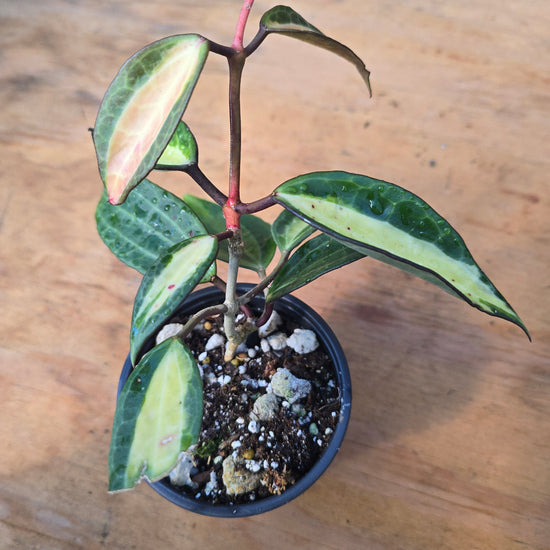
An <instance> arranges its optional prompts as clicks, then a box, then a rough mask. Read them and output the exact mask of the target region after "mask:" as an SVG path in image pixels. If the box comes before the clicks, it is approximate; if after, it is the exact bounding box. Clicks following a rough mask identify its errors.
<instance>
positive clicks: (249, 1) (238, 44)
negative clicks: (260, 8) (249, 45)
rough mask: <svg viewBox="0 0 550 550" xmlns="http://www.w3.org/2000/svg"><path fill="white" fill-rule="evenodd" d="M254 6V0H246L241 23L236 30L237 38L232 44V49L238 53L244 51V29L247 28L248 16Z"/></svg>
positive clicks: (240, 19) (241, 14)
mask: <svg viewBox="0 0 550 550" xmlns="http://www.w3.org/2000/svg"><path fill="white" fill-rule="evenodd" d="M253 4H254V0H244V2H243V6H242V8H241V13H240V14H239V21H238V23H237V28H236V29H235V37H234V38H233V44H232V47H233V48H234V49H235V50H237V51H238V52H240V51H242V50H243V37H244V28H245V27H246V21H247V19H248V14H249V13H250V10H251V9H252V5H253Z"/></svg>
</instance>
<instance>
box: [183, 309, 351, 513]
mask: <svg viewBox="0 0 550 550" xmlns="http://www.w3.org/2000/svg"><path fill="white" fill-rule="evenodd" d="M181 321H184V319H182V320H174V322H181ZM221 325H222V319H221V317H219V318H211V319H207V320H206V321H205V322H204V323H201V324H200V325H198V326H197V327H196V328H195V329H194V330H193V331H192V332H191V334H190V335H189V336H188V337H187V338H186V342H185V343H186V345H187V346H189V348H190V349H191V351H192V352H193V354H194V356H195V357H196V358H197V363H198V364H199V365H200V366H201V368H202V370H203V389H204V399H205V405H204V413H203V420H202V426H201V433H200V439H199V442H198V443H197V446H196V448H195V450H194V451H193V464H194V467H195V468H193V470H192V472H191V480H192V481H193V484H194V485H195V487H194V488H193V487H190V486H187V485H184V486H175V485H174V488H175V489H176V490H179V491H181V492H184V493H187V494H189V495H191V496H193V497H194V498H196V499H200V500H203V501H208V502H211V503H214V504H229V503H232V504H242V503H245V502H250V501H254V500H258V499H261V498H265V497H267V496H270V495H272V494H280V493H282V492H283V491H284V490H285V489H286V488H287V487H289V486H291V485H292V484H294V483H295V482H296V481H297V480H298V479H299V478H300V477H302V476H303V475H304V474H305V473H306V472H307V471H308V470H309V469H310V468H311V467H312V466H313V464H314V463H315V462H316V461H317V459H318V458H319V457H320V456H321V454H322V453H323V451H324V450H325V449H326V447H327V446H328V444H329V442H330V439H331V438H332V433H333V431H334V429H335V427H336V424H337V423H338V417H339V409H340V397H339V393H338V385H337V384H338V381H337V377H336V373H335V371H334V367H333V364H332V360H331V359H330V358H329V356H328V355H327V354H326V352H325V351H324V350H323V349H322V347H321V346H319V347H318V348H317V349H316V350H314V351H312V352H310V353H307V354H303V355H300V354H298V353H296V352H295V351H294V350H293V349H292V348H290V347H285V348H284V349H283V350H280V351H275V350H270V351H267V352H264V351H262V349H261V346H260V340H259V337H258V336H257V333H255V334H253V335H252V336H251V337H249V338H248V340H247V344H248V348H249V352H247V351H244V352H241V353H239V354H238V355H237V356H236V358H235V359H234V360H233V361H231V362H224V360H223V348H222V347H218V348H216V349H214V350H211V351H209V352H208V353H207V354H206V357H204V356H205V353H204V349H205V345H206V342H207V341H208V339H209V338H210V337H211V336H212V335H213V334H214V333H216V332H217V333H220V334H222V335H223V329H222V328H221ZM295 328H300V327H299V326H298V325H296V324H295V323H293V322H288V321H285V320H284V319H283V324H282V325H281V326H280V327H279V328H278V329H277V331H276V332H283V333H284V334H286V335H287V336H289V335H291V334H292V332H293V331H294V329H295ZM250 350H251V351H250ZM251 355H252V356H253V357H251ZM281 368H285V369H288V370H289V371H290V372H291V373H292V374H293V375H294V376H296V377H297V378H300V379H305V380H308V381H309V382H310V383H311V391H310V393H309V395H308V396H307V397H305V398H303V399H302V400H300V401H298V402H297V403H294V404H289V403H288V402H287V401H285V400H284V399H283V398H281V397H278V398H277V399H278V405H279V408H278V412H277V413H276V415H275V416H274V417H273V418H271V419H269V420H265V421H257V422H252V424H251V420H253V419H254V416H252V417H251V416H250V413H251V412H252V410H253V406H254V402H255V401H256V399H257V398H258V397H259V396H260V395H262V394H265V393H266V392H267V391H268V389H269V384H270V382H271V377H272V376H273V374H274V373H275V372H277V369H281ZM230 455H232V456H233V457H234V459H235V461H236V462H237V463H238V464H239V465H240V468H241V471H245V473H247V471H248V472H252V473H253V474H255V476H256V478H257V477H260V482H259V484H257V487H256V488H255V489H253V490H252V491H247V492H244V493H242V494H227V492H226V490H225V486H224V483H223V477H222V474H223V468H222V462H223V460H224V459H226V458H227V457H229V456H230ZM212 472H214V475H215V478H216V480H215V482H214V483H212V478H213V476H212Z"/></svg>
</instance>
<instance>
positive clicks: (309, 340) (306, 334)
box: [286, 328, 319, 354]
mask: <svg viewBox="0 0 550 550" xmlns="http://www.w3.org/2000/svg"><path fill="white" fill-rule="evenodd" d="M286 345H287V346H288V347H289V348H292V349H293V350H294V351H295V352H296V353H299V354H305V353H310V352H312V351H314V350H316V349H317V348H318V347H319V342H318V341H317V336H316V335H315V333H314V332H313V331H312V330H308V329H303V328H297V329H296V330H295V331H294V332H293V333H292V334H291V335H290V336H289V337H288V340H287V341H286Z"/></svg>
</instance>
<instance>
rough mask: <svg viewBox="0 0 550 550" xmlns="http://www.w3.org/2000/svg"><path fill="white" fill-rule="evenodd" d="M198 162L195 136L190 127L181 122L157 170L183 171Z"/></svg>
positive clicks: (160, 159) (159, 161)
mask: <svg viewBox="0 0 550 550" xmlns="http://www.w3.org/2000/svg"><path fill="white" fill-rule="evenodd" d="M197 160H198V148H197V142H196V140H195V136H194V135H193V134H192V132H191V130H190V129H189V126H187V124H185V122H183V121H182V120H180V122H179V124H178V126H177V128H176V131H175V132H174V134H173V135H172V137H171V138H170V141H169V142H168V145H167V146H166V149H164V151H163V152H162V155H161V156H160V158H159V159H158V161H157V164H156V166H155V168H157V169H159V170H182V169H184V168H185V167H187V166H189V165H190V164H194V163H196V162H197Z"/></svg>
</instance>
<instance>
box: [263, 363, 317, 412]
mask: <svg viewBox="0 0 550 550" xmlns="http://www.w3.org/2000/svg"><path fill="white" fill-rule="evenodd" d="M271 387H272V388H273V393H274V394H275V395H278V396H279V397H283V398H284V399H286V400H287V401H288V402H289V403H290V404H292V403H295V402H296V401H299V400H300V399H303V398H304V397H306V396H307V395H308V394H309V392H310V391H311V382H309V381H308V380H303V379H302V378H296V376H294V375H293V374H292V373H291V372H290V371H289V370H288V369H277V372H276V373H275V374H274V375H273V377H272V378H271Z"/></svg>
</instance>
